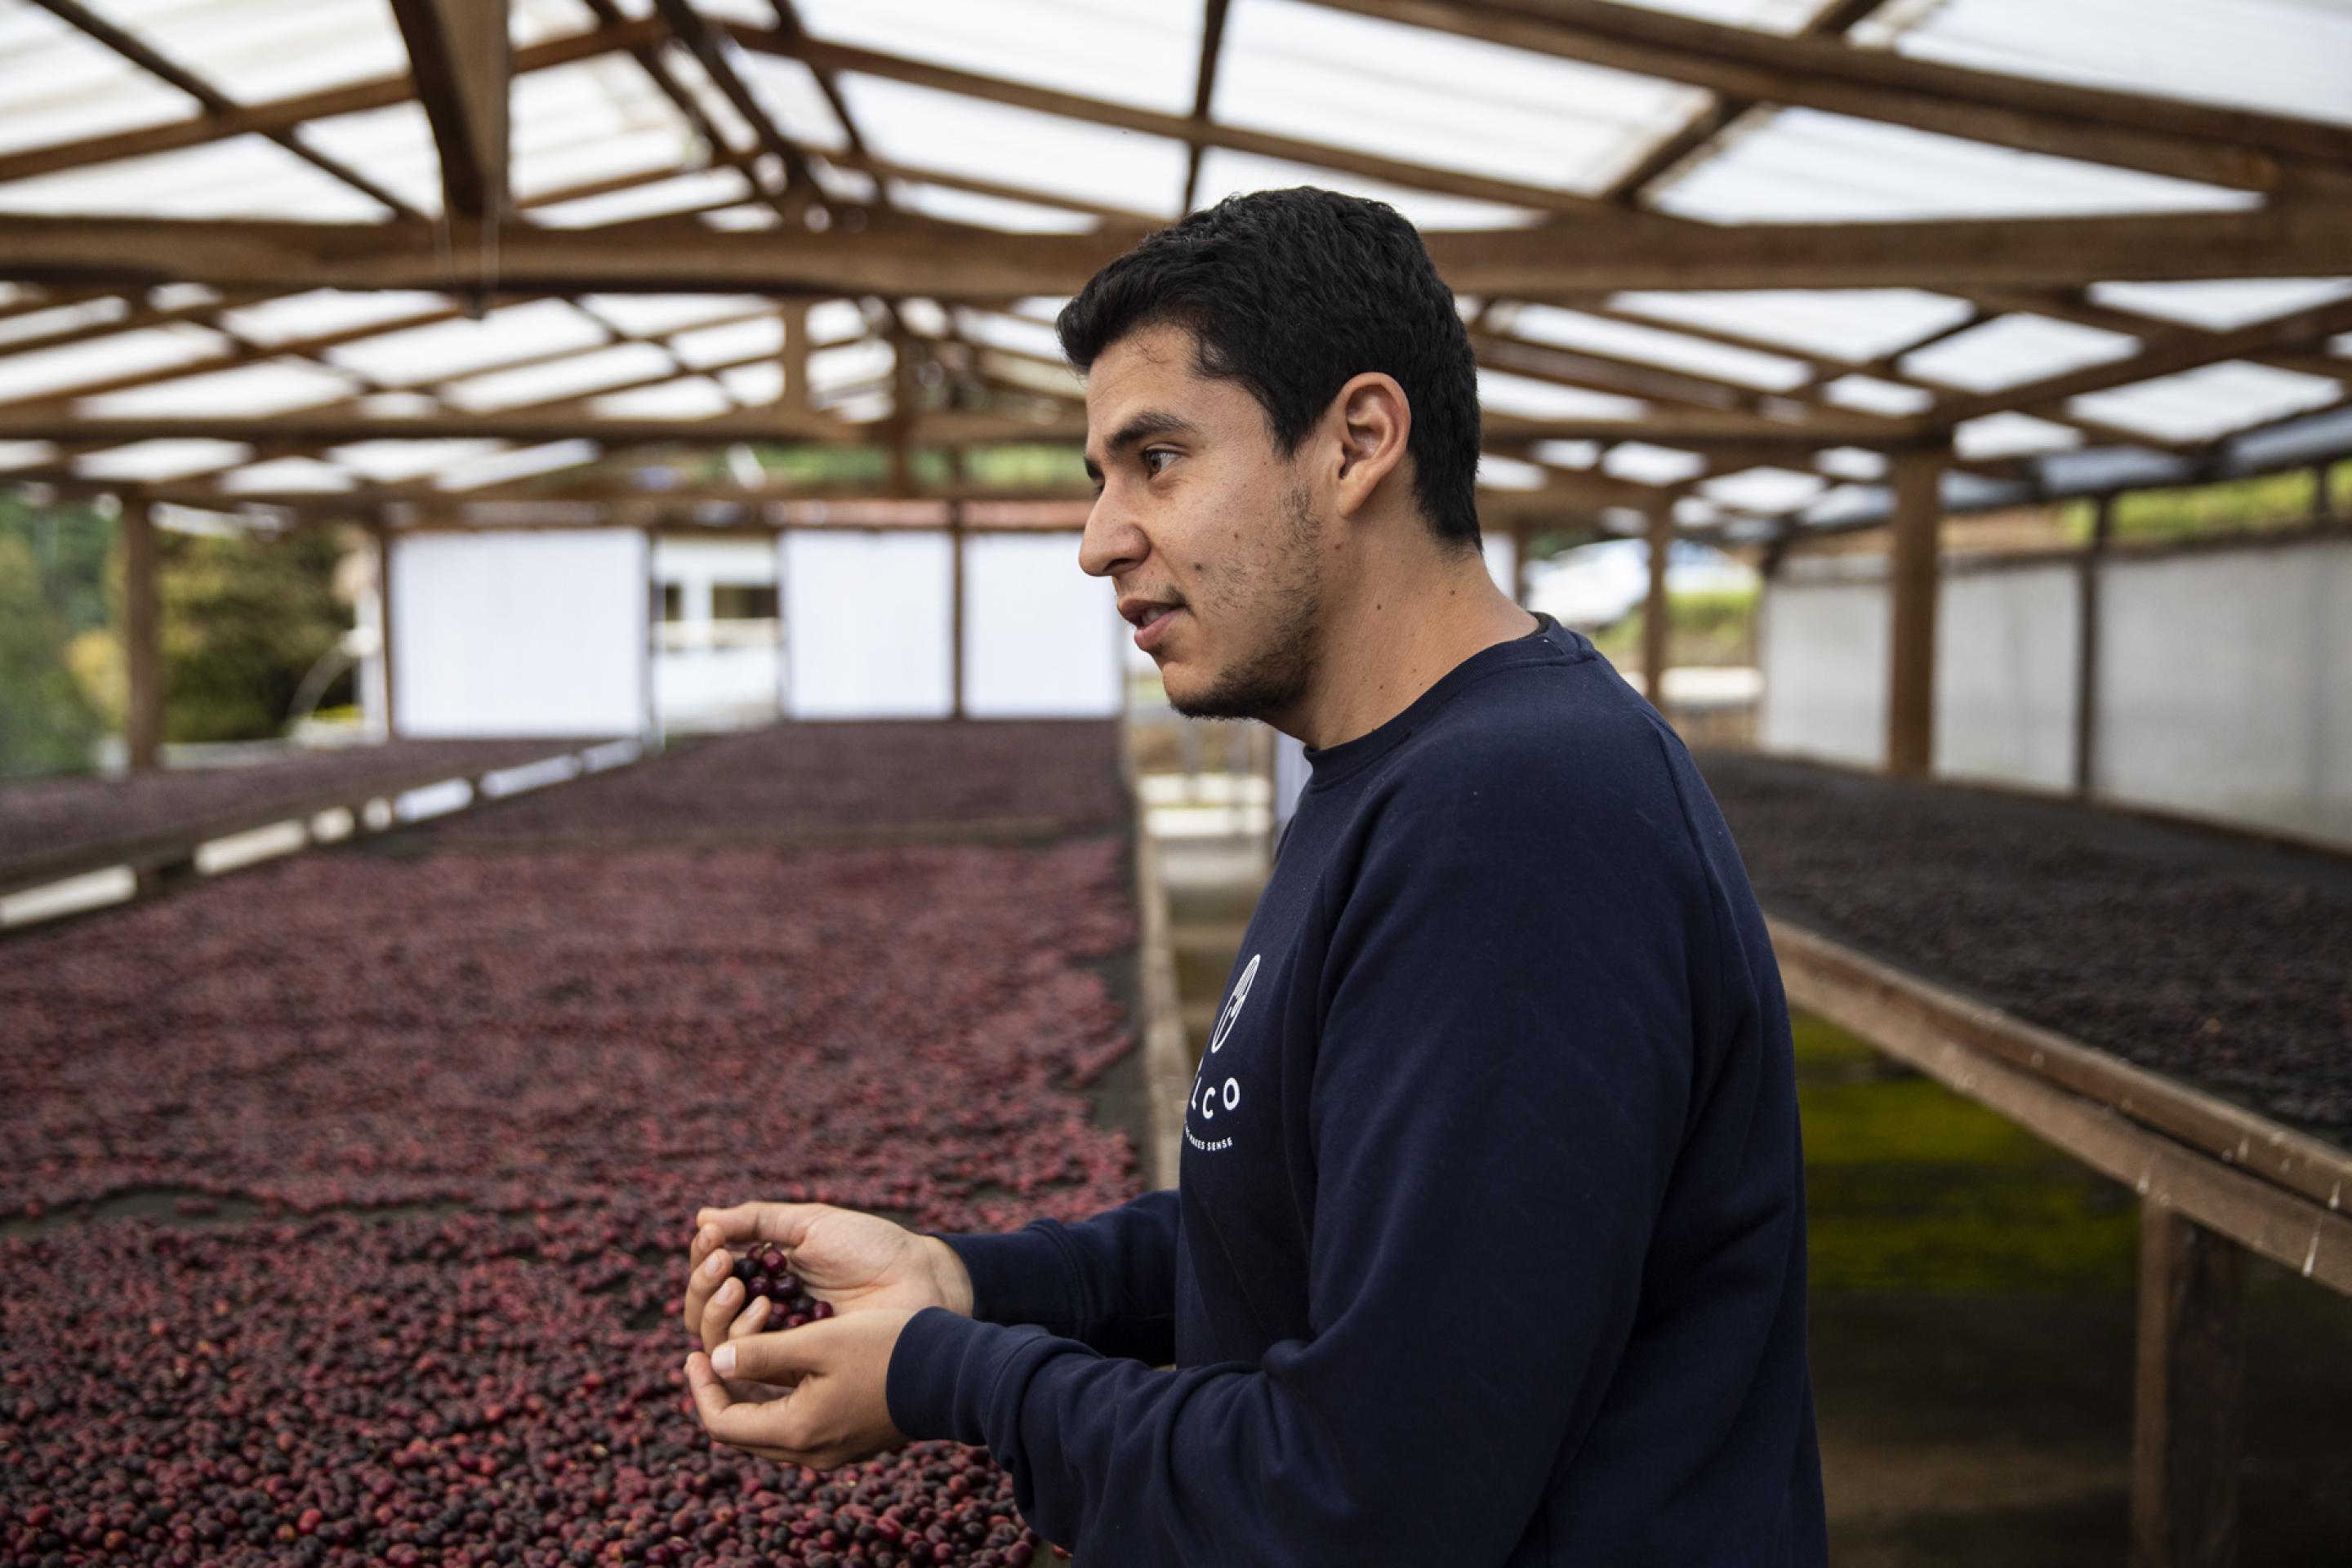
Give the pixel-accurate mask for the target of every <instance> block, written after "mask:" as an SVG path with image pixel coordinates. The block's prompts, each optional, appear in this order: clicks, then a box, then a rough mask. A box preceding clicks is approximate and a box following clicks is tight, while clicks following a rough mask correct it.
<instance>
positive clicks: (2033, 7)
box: [1853, 0, 2352, 123]
mask: <svg viewBox="0 0 2352 1568" xmlns="http://www.w3.org/2000/svg"><path fill="white" fill-rule="evenodd" d="M1906 14H1907V15H1909V16H1916V11H1915V10H1914V9H1913V8H1912V7H1908V6H1906V7H1903V8H1902V10H1901V11H1897V10H1895V9H1894V8H1890V9H1889V10H1888V12H1887V14H1886V15H1887V23H1888V24H1892V25H1893V26H1901V24H1902V22H1903V21H1904V19H1905V16H1906ZM1889 32H1890V26H1887V25H1885V24H1882V23H1879V22H1876V21H1871V22H1864V24H1862V25H1861V26H1858V27H1856V28H1855V29H1854V31H1853V37H1854V40H1855V41H1856V42H1857V43H1864V44H1883V43H1885V42H1886V41H1888V35H1889ZM1893 42H1894V45H1895V47H1896V48H1897V49H1899V50H1901V51H1902V52H1903V53H1904V54H1906V55H1915V56H1917V57H1918V58H1922V59H1937V60H1944V61H1947V62H1948V63H1950V64H1953V65H1960V66H1969V67H1973V68H1977V69H1979V70H1990V71H2000V72H2005V73H2008V74H2010V75H2013V76H2032V77H2042V78H2045V79H2051V80H2055V81H2071V82H2080V83H2084V84H2087V85H2090V86H2095V87H2109V88H2119V89H2124V90H2126V91H2132V92H2142V93H2151V94H2155V95H2158V96H2161V97H2166V98H2187V99H2198V100H2203V101H2205V102H2209V103H2220V104H2232V105H2236V106H2239V107H2242V108H2247V109H2259V110H2267V111H2269V112H2272V113H2279V114H2292V115H2298V116H2301V117H2303V118H2305V119H2309V120H2334V121H2343V122H2347V123H2352V93H2347V92H2346V91H2345V86H2344V84H2345V83H2346V82H2347V81H2352V7H2347V6H2346V5H2342V4H2341V3H2340V0H2068V4H2066V5H2050V4H2049V3H2048V0H1945V4H1943V5H1938V6H1937V7H1935V8H1934V9H1933V10H1932V11H1931V12H1930V13H1929V14H1928V15H1927V17H1926V18H1925V19H1924V20H1923V21H1921V22H1919V25H1917V26H1910V27H1905V28H1903V29H1902V30H1901V31H1900V32H1899V33H1896V34H1895V36H1894V37H1893Z"/></svg>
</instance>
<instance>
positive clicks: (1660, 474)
mask: <svg viewBox="0 0 2352 1568" xmlns="http://www.w3.org/2000/svg"><path fill="white" fill-rule="evenodd" d="M1601 472H1602V473H1604V474H1612V475H1614V476H1615V477H1616V478H1618V479H1632V480H1633V482H1634V483H1636V484H1643V485H1678V484H1680V483H1682V482H1683V481H1684V480H1685V479H1696V478H1697V477H1698V476H1699V475H1701V474H1703V473H1705V472H1706V458H1704V457H1702V456H1700V455H1699V454H1698V453H1696V452H1685V451H1683V450H1681V449H1679V448H1677V447H1659V446H1654V445H1653V444H1652V443H1650V442H1647V441H1620V442H1618V443H1617V445H1615V446H1614V447H1610V448H1609V451H1608V454H1607V455H1606V456H1605V457H1603V458H1601Z"/></svg>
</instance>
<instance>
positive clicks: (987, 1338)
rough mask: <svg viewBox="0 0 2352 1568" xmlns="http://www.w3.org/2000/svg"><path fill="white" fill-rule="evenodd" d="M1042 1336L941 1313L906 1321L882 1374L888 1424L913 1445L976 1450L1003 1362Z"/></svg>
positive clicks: (931, 1310) (932, 1310) (926, 1312)
mask: <svg viewBox="0 0 2352 1568" xmlns="http://www.w3.org/2000/svg"><path fill="white" fill-rule="evenodd" d="M1044 1333H1045V1331H1044V1330H1042V1329H1034V1328H1008V1327H1006V1326H1004V1325H1003V1324H1000V1323H983V1322H981V1321H978V1320H977V1319H973V1318H967V1317H964V1316H962V1315H961V1314H960V1313H957V1312H951V1311H950V1310H948V1309H947V1308H945V1307H926V1308H924V1309H923V1310H921V1311H919V1312H917V1313H916V1314H915V1315H914V1316H913V1317H911V1318H909V1319H908V1320H907V1326H906V1327H905V1328H903V1329H901V1330H899V1331H898V1344H897V1345H896V1346H894V1347H893V1348H892V1350H891V1352H890V1365H889V1369H888V1370H887V1372H886V1373H884V1374H883V1379H882V1401H883V1404H884V1405H885V1406H886V1407H887V1409H888V1411H889V1413H890V1425H892V1426H896V1427H897V1428H898V1430H899V1431H901V1432H903V1433H905V1434H906V1435H907V1436H908V1437H909V1438H911V1439H913V1440H914V1441H917V1442H922V1441H925V1440H929V1439H936V1438H945V1439H947V1440H949V1441H950V1442H956V1443H967V1444H971V1445H972V1446H973V1447H986V1446H987V1443H988V1425H987V1420H986V1414H987V1402H988V1395H989V1391H990V1390H992V1389H993V1388H994V1387H995V1386H996V1380H997V1377H998V1375H999V1374H1000V1373H1002V1372H1003V1369H1004V1364H1005V1363H1006V1362H1007V1361H1008V1360H1009V1359H1010V1358H1011V1357H1012V1356H1013V1352H1015V1351H1017V1350H1018V1349H1019V1348H1020V1346H1021V1344H1022V1343H1023V1342H1024V1341H1027V1340H1031V1339H1036V1338H1041V1337H1043V1336H1044Z"/></svg>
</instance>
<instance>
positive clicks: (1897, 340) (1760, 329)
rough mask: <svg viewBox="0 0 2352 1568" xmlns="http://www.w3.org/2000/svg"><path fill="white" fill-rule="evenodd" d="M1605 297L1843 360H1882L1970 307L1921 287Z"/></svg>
mask: <svg viewBox="0 0 2352 1568" xmlns="http://www.w3.org/2000/svg"><path fill="white" fill-rule="evenodd" d="M1610 303H1612V305H1614V306H1616V307H1617V309H1619V310H1626V311H1630V312H1632V313H1633V314H1634V315H1637V316H1649V317H1652V318H1653V319H1654V320H1658V321H1667V322H1674V321H1684V322H1687V323H1689V324H1690V325H1692V326H1694V327H1712V328H1714V329H1715V330H1716V331H1724V332H1734V333H1737V334H1738V335H1739V336H1741V337H1748V338H1758V339H1761V340H1763V341H1764V342H1777V343H1784V344H1786V345H1787V346H1789V347H1790V348H1792V349H1795V350H1797V351H1798V352H1799V353H1816V354H1824V355H1828V356H1829V357H1831V358H1833V359H1843V360H1874V359H1877V358H1880V357H1881V356H1882V355H1885V354H1889V353H1894V352H1895V350H1896V349H1899V348H1901V347H1903V346H1904V345H1905V344H1906V343H1916V342H1919V341H1920V340H1921V339H1922V338H1926V337H1928V336H1930V335H1932V334H1934V333H1936V332H1940V331H1944V330H1945V329H1946V328H1948V327H1953V326H1957V325H1958V324H1959V323H1960V322H1962V321H1967V320H1968V319H1969V315H1970V314H1971V313H1972V312H1973V311H1974V310H1975V307H1974V306H1972V305H1970V304H1969V302H1968V301H1967V300H1954V299H1951V298H1949V297H1948V296H1946V295H1942V294H1930V293H1928V292H1927V291H1926V290H1924V289H1716V290H1711V291H1708V292H1704V293H1683V294H1667V293H1658V292H1653V291H1647V290H1633V291H1629V292H1626V293H1622V294H1619V295H1617V296H1616V297H1615V298H1614V299H1613V300H1611V301H1610Z"/></svg>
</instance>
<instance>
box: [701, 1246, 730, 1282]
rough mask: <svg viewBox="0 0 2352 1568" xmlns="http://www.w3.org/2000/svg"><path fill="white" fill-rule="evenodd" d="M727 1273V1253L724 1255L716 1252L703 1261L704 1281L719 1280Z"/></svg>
mask: <svg viewBox="0 0 2352 1568" xmlns="http://www.w3.org/2000/svg"><path fill="white" fill-rule="evenodd" d="M726 1272H727V1255H726V1254H725V1253H723V1252H714V1253H712V1254H711V1255H710V1256H709V1258H705V1259H704V1260H703V1264H702V1277H703V1278H704V1279H718V1278H719V1276H720V1275H721V1274H724V1273H726Z"/></svg>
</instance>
